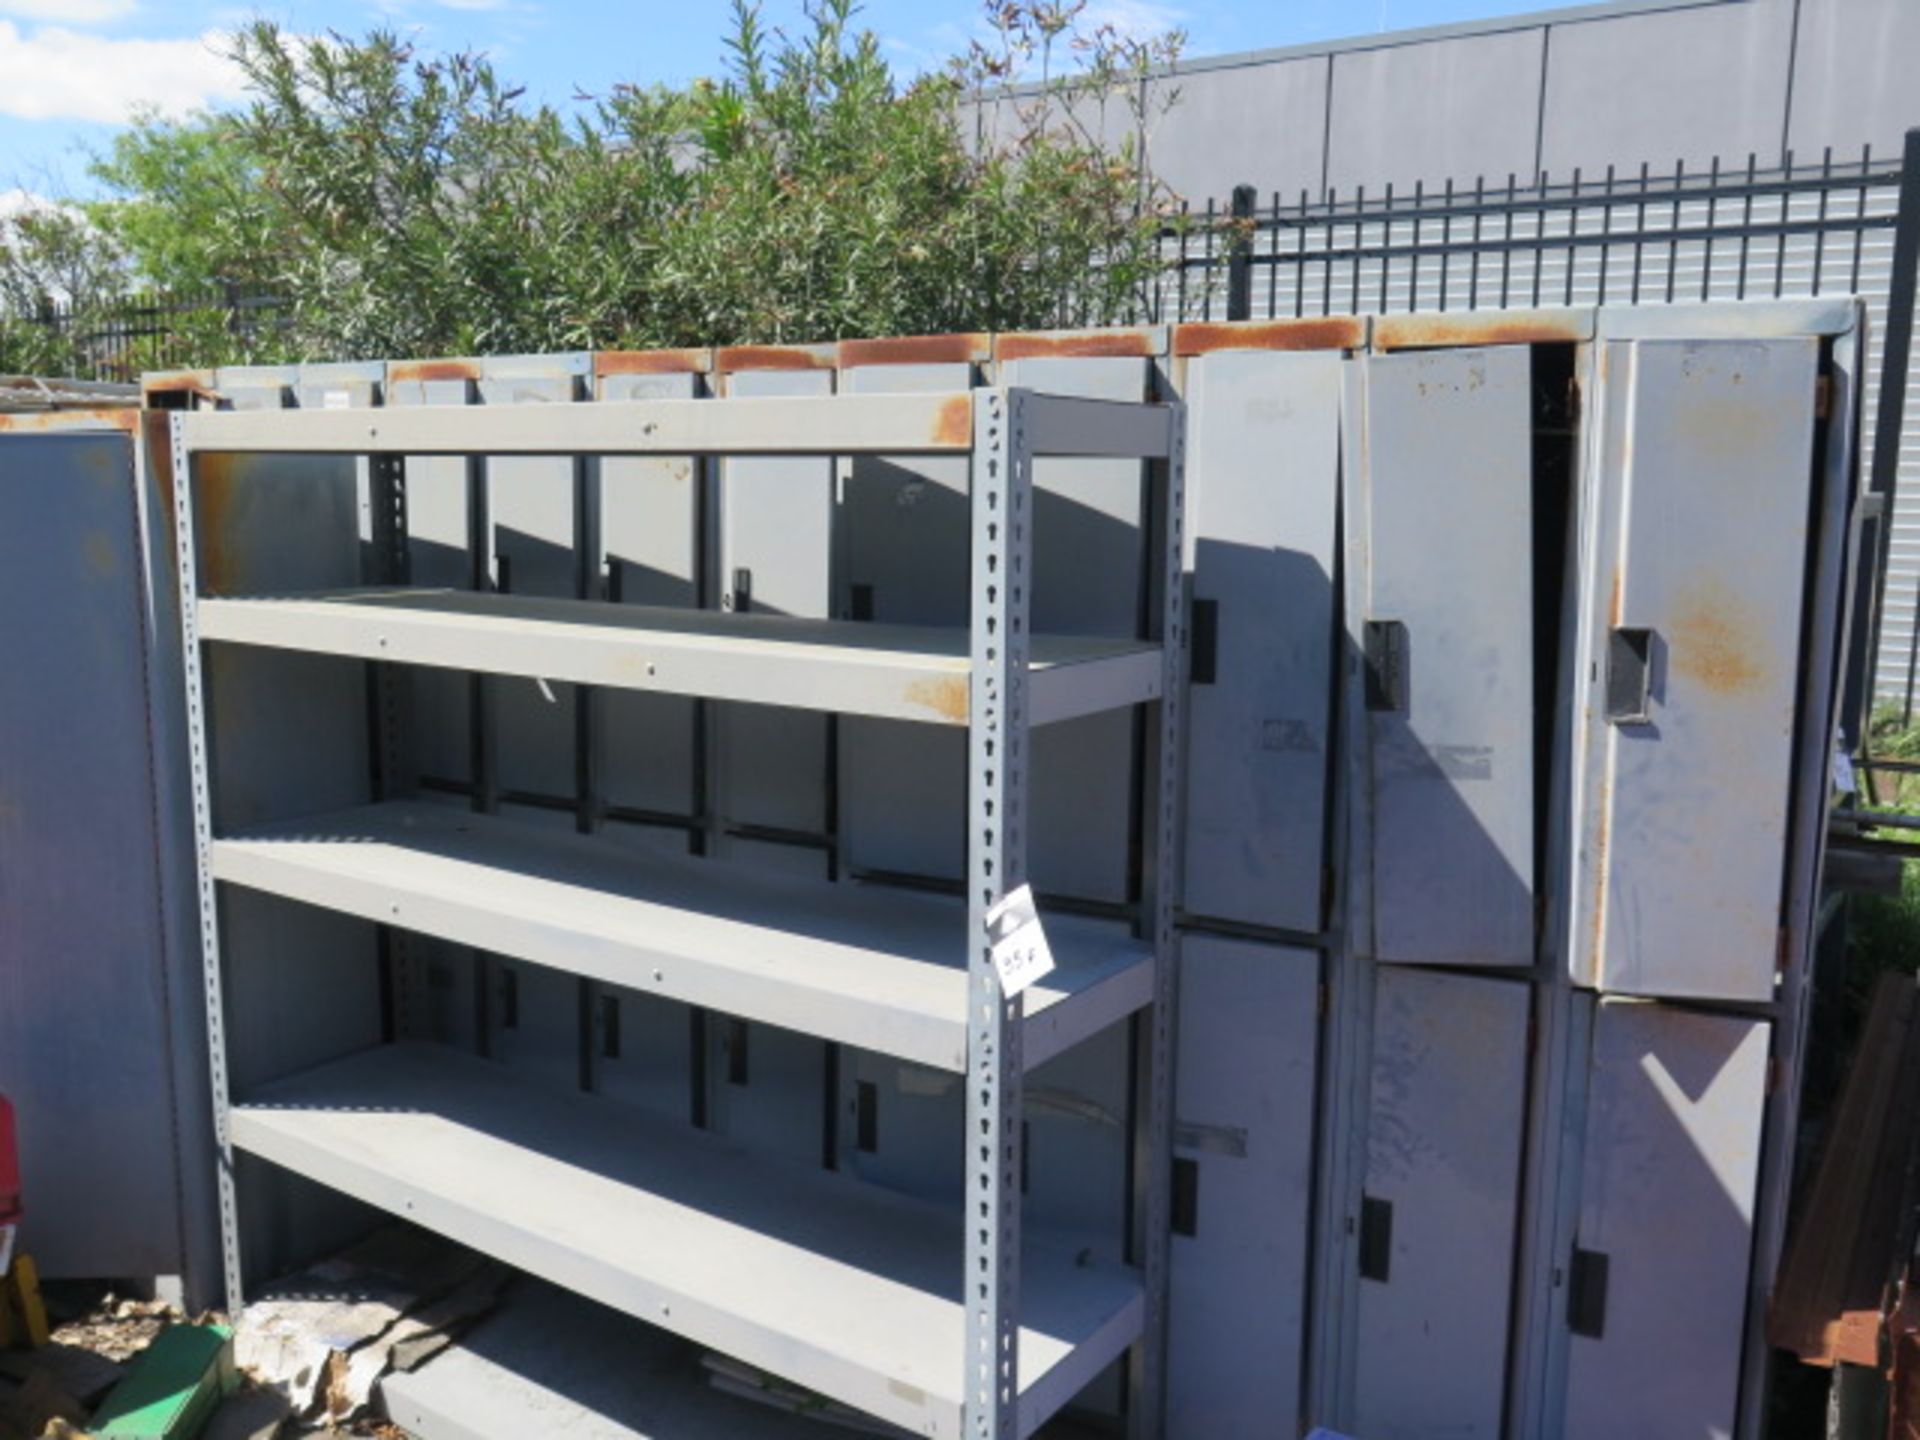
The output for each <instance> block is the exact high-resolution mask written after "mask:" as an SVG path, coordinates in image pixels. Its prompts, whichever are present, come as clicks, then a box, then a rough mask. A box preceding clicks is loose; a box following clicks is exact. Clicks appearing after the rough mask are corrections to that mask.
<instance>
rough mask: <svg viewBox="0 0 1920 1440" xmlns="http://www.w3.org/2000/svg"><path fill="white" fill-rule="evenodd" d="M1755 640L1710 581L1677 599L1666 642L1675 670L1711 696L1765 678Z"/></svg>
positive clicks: (1723, 593) (1732, 692)
mask: <svg viewBox="0 0 1920 1440" xmlns="http://www.w3.org/2000/svg"><path fill="white" fill-rule="evenodd" d="M1754 641H1755V636H1754V632H1753V627H1752V625H1751V624H1750V623H1749V622H1748V621H1747V619H1746V617H1745V616H1744V615H1743V614H1742V613H1741V610H1740V608H1739V604H1738V601H1737V600H1735V599H1734V597H1733V596H1731V595H1730V594H1728V593H1726V591H1725V590H1724V589H1723V588H1722V587H1720V586H1718V585H1715V584H1713V583H1711V582H1708V583H1703V584H1701V585H1698V586H1696V587H1695V588H1694V589H1693V590H1692V591H1691V592H1690V593H1689V594H1688V595H1687V596H1686V597H1685V598H1684V599H1683V600H1682V601H1681V603H1680V605H1679V606H1678V608H1677V613H1676V616H1675V619H1674V623H1673V629H1672V632H1671V634H1670V635H1669V636H1668V638H1667V644H1668V648H1669V651H1670V653H1671V654H1672V656H1673V666H1674V668H1675V669H1676V670H1678V671H1679V672H1680V673H1681V674H1682V675H1685V676H1686V677H1687V678H1688V679H1690V680H1694V681H1697V682H1698V683H1699V684H1701V685H1704V686H1705V687H1706V688H1707V689H1709V690H1711V691H1713V692H1714V693H1715V694H1716V695H1739V694H1742V693H1744V692H1746V691H1749V690H1752V689H1754V688H1755V687H1757V686H1758V685H1759V684H1760V683H1761V681H1762V680H1763V679H1765V677H1766V673H1767V672H1766V669H1765V667H1764V666H1763V665H1762V664H1761V662H1760V660H1759V658H1758V656H1757V655H1756V653H1755V652H1756V650H1757V648H1758V647H1757V646H1756V645H1755V643H1754Z"/></svg>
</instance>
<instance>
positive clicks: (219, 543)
mask: <svg viewBox="0 0 1920 1440" xmlns="http://www.w3.org/2000/svg"><path fill="white" fill-rule="evenodd" d="M247 458H248V457H246V456H241V455H223V454H220V453H218V452H216V451H203V452H201V454H200V455H198V456H197V457H195V460H194V474H195V479H196V482H197V483H196V484H195V485H194V490H193V511H194V515H193V522H194V530H195V531H196V533H197V535H198V538H199V542H200V543H199V548H198V550H197V551H196V552H195V555H194V566H195V569H196V571H197V572H198V573H197V578H198V581H199V588H200V593H201V594H203V595H220V594H225V593H226V592H227V591H228V589H229V588H230V586H231V584H232V580H233V566H232V561H233V558H234V557H233V556H231V555H230V554H229V552H228V548H227V537H228V533H229V531H230V529H231V526H230V523H229V522H230V519H231V515H232V511H233V498H234V494H235V484H234V480H235V477H234V466H235V463H236V462H244V461H245V460H246V459H247Z"/></svg>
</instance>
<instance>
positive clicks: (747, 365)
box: [713, 345, 833, 375]
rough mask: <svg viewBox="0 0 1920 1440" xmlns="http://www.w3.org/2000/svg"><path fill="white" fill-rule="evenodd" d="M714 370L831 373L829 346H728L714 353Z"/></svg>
mask: <svg viewBox="0 0 1920 1440" xmlns="http://www.w3.org/2000/svg"><path fill="white" fill-rule="evenodd" d="M713 368H714V369H715V370H717V371H719V372H720V373H721V374H722V375H728V374H731V373H733V372H734V371H736V370H831V369H832V368H833V347H832V346H829V345H726V346H723V347H721V348H720V349H718V350H716V351H714V352H713Z"/></svg>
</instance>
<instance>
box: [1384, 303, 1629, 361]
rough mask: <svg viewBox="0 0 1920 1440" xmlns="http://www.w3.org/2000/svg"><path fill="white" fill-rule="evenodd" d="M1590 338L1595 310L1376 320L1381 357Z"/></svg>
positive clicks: (1446, 314)
mask: <svg viewBox="0 0 1920 1440" xmlns="http://www.w3.org/2000/svg"><path fill="white" fill-rule="evenodd" d="M1592 338H1593V312H1592V311H1591V310H1462V311H1457V312H1440V313H1433V314H1424V315H1376V316H1375V317H1374V320H1373V348H1374V349H1375V350H1377V351H1381V352H1383V353H1384V352H1386V351H1389V350H1430V349H1436V348H1439V347H1443V346H1450V345H1575V344H1578V343H1580V342H1581V341H1583V340H1591V339H1592Z"/></svg>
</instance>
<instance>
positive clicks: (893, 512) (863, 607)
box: [838, 336, 1047, 884]
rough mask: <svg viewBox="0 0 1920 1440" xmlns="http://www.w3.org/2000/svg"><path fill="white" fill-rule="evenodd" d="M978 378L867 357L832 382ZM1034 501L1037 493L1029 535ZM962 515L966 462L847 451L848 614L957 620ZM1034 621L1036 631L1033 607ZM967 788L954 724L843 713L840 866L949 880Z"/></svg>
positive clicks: (844, 578) (916, 385)
mask: <svg viewBox="0 0 1920 1440" xmlns="http://www.w3.org/2000/svg"><path fill="white" fill-rule="evenodd" d="M952 338H953V339H955V340H961V341H969V342H971V341H974V340H976V339H977V341H978V344H977V346H974V347H972V348H976V349H977V351H978V354H979V357H980V358H982V359H984V358H985V356H986V353H987V351H986V343H985V339H984V337H959V336H956V337H952ZM964 348H966V347H963V349H964ZM975 378H976V372H975V367H974V362H973V361H972V360H971V359H964V358H963V359H948V360H940V361H934V362H928V363H919V364H863V365H853V366H848V367H846V368H844V369H843V370H842V372H841V375H840V388H841V389H842V390H844V391H846V392H847V393H849V394H856V395H884V394H901V393H908V392H934V393H939V392H946V391H953V390H967V389H970V388H972V386H973V384H974V381H975ZM1035 468H1036V470H1037V469H1038V466H1037V465H1036V467H1035ZM1036 490H1037V487H1036ZM1039 506H1040V497H1039V495H1038V494H1037V493H1036V494H1035V497H1034V507H1035V512H1036V520H1035V533H1036V535H1037V534H1038V531H1039V521H1038V510H1039ZM966 514H967V462H966V461H965V460H964V459H953V458H949V457H946V456H932V455H914V456H877V455H860V456H856V457H854V458H853V460H852V461H851V463H850V464H849V465H848V468H847V473H846V475H845V478H844V480H843V488H842V491H841V498H840V536H839V543H840V547H841V556H842V567H841V569H842V575H841V579H840V581H839V583H838V591H839V595H840V597H841V603H842V605H843V606H844V608H845V610H846V613H848V614H849V615H852V616H855V617H857V618H862V619H870V620H878V621H883V622H885V623H888V624H895V625H955V624H959V623H960V621H961V619H962V618H963V617H964V616H965V615H966V613H967V543H968V532H967V527H966V523H965V517H966ZM1034 568H1035V571H1036V573H1043V572H1044V571H1045V570H1046V568H1047V567H1046V565H1045V563H1044V561H1040V562H1036V564H1035V567H1034ZM1033 624H1034V627H1035V629H1036V630H1037V629H1040V628H1042V624H1043V622H1042V620H1041V617H1040V614H1039V612H1038V609H1037V606H1036V609H1035V611H1034V616H1033ZM1044 736H1045V731H1044V730H1036V731H1035V732H1034V737H1033V744H1034V747H1035V764H1034V767H1033V786H1034V794H1035V799H1034V805H1035V808H1036V810H1037V809H1038V803H1039V802H1038V795H1039V792H1040V787H1041V784H1042V783H1043V782H1042V780H1041V777H1042V776H1043V775H1045V774H1046V771H1047V765H1046V763H1045V759H1044V755H1045V752H1044V750H1043V749H1042V748H1041V747H1042V746H1043V745H1044V743H1045V741H1044ZM965 786H966V737H965V736H964V735H963V734H961V733H960V732H958V731H956V730H953V729H951V728H950V727H944V726H942V727H935V726H930V725H915V724H910V723H906V722H903V721H894V720H871V719H866V718H863V717H860V716H851V715H850V716H847V717H846V718H845V719H843V720H842V721H841V723H840V827H841V835H842V846H843V849H842V854H843V856H844V858H845V861H846V864H847V866H848V868H849V869H850V870H852V871H853V872H855V873H858V872H860V871H862V870H878V871H890V872H893V873H895V874H907V875H922V876H935V877H938V878H940V879H945V880H956V881H957V880H958V879H959V878H960V872H961V870H962V869H963V868H964V867H965V857H966V838H967V837H966V832H965V831H964V830H963V829H962V827H961V826H960V825H959V824H956V823H955V821H954V817H955V816H957V815H960V814H961V813H963V811H964V808H965ZM1037 829H1038V825H1037V822H1036V831H1037ZM1043 854H1044V851H1043V849H1042V847H1041V846H1040V844H1039V843H1038V839H1037V836H1036V839H1035V840H1034V842H1033V866H1034V872H1035V874H1034V879H1035V883H1036V884H1044V880H1043V878H1042V877H1043V875H1044V871H1043V870H1042V869H1041V865H1042V861H1041V856H1042V855H1043Z"/></svg>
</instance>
